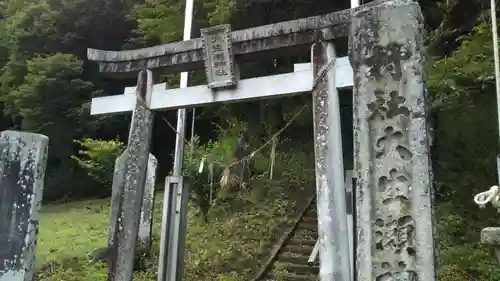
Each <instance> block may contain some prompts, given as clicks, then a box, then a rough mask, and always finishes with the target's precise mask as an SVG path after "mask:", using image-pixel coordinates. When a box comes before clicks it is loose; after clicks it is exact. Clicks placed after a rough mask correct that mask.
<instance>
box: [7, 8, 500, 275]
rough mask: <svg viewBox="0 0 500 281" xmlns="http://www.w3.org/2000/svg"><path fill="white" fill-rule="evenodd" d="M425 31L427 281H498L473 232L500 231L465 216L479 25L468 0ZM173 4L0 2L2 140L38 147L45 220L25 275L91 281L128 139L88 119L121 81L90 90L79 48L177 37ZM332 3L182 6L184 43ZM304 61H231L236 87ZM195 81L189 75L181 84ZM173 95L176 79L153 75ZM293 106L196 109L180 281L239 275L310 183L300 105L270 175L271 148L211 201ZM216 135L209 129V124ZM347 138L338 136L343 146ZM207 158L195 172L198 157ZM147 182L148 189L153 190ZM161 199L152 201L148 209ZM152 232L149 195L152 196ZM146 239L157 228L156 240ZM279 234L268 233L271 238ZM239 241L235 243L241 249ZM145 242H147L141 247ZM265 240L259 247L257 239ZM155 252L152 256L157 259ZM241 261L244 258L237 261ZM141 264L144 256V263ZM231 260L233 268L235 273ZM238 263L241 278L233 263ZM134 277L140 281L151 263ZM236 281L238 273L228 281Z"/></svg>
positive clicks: (476, 215) (473, 157) (475, 134)
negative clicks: (22, 135)
mask: <svg viewBox="0 0 500 281" xmlns="http://www.w3.org/2000/svg"><path fill="white" fill-rule="evenodd" d="M419 2H420V4H421V6H422V8H423V12H424V15H425V18H426V27H427V29H428V31H429V33H428V34H429V36H428V38H427V40H426V42H427V43H426V44H427V45H428V47H429V48H428V52H429V62H428V67H427V85H428V89H429V99H430V101H431V115H432V117H431V119H432V123H433V126H434V138H433V140H434V145H433V149H432V157H433V161H434V164H433V168H434V172H435V178H434V180H435V184H434V185H435V189H436V200H437V222H438V229H439V238H440V270H439V279H440V280H441V281H465V280H482V281H494V280H500V274H499V272H498V266H497V265H496V264H495V262H496V260H495V258H494V257H493V253H492V250H491V249H489V248H485V247H484V246H482V245H480V244H479V233H480V230H481V228H483V227H485V226H495V225H498V223H499V222H498V219H497V217H498V214H497V213H496V212H495V210H493V209H492V208H491V207H488V208H487V209H481V210H479V209H478V207H477V206H476V205H475V204H474V203H473V200H472V197H473V195H474V194H476V193H478V192H480V191H483V190H484V189H487V188H488V187H489V186H491V185H493V184H495V183H497V175H496V163H495V157H496V154H497V152H498V136H497V130H498V129H497V125H496V124H497V121H496V120H497V119H496V118H497V116H496V114H497V113H496V99H495V89H494V86H495V83H494V79H493V51H492V42H491V35H490V34H491V30H490V24H489V18H488V17H487V16H484V15H485V14H486V15H487V14H488V13H487V11H485V10H484V9H485V7H488V6H487V5H486V6H485V5H484V3H483V1H480V0H455V1H444V0H420V1H419ZM183 3H184V1H181V0H126V1H123V0H65V1H62V0H37V1H34V0H4V1H1V2H0V68H1V69H2V70H1V71H0V110H1V111H2V113H3V115H2V116H3V118H0V129H2V130H4V129H15V130H24V131H30V132H36V133H42V134H45V135H47V136H49V138H50V150H49V159H48V168H47V173H46V184H45V190H44V200H45V204H44V213H43V215H42V221H41V231H40V241H39V244H38V252H37V254H38V265H39V268H40V271H39V274H38V279H39V280H54V281H56V280H57V281H59V280H66V281H71V280H104V279H105V271H106V269H105V266H104V265H103V264H87V261H86V254H87V253H88V252H90V251H91V250H92V249H93V248H95V247H98V246H103V244H104V243H105V233H106V229H107V225H106V224H107V212H108V205H107V204H108V200H89V201H77V202H71V203H67V204H62V203H57V204H56V203H50V202H51V201H54V200H64V202H67V201H70V200H83V199H88V198H96V197H104V196H109V194H110V191H109V190H110V186H111V180H112V170H113V168H114V167H113V166H114V160H115V159H116V156H117V155H119V154H120V153H121V152H122V150H123V148H124V147H123V144H125V143H126V142H127V136H128V126H129V120H130V116H126V117H124V116H106V117H99V118H97V117H91V116H90V115H89V111H88V103H89V101H90V98H91V97H93V96H99V95H103V94H106V95H107V94H117V93H121V92H122V91H123V86H124V85H127V86H128V85H132V84H134V83H135V79H132V80H130V81H129V80H123V79H114V80H110V79H102V78H101V76H100V74H99V73H98V71H97V68H96V67H95V65H94V64H91V63H89V62H88V61H86V48H89V47H90V48H98V49H110V50H119V49H131V48H137V47H144V46H151V45H153V44H157V43H166V42H172V41H177V40H180V39H181V34H182V24H183V20H182V17H181V15H182V14H183V11H184V7H183ZM347 5H348V3H347V2H346V3H341V2H339V1H291V0H274V1H263V0H262V1H261V0H259V1H245V0H232V1H229V0H217V1H215V0H204V1H195V13H194V15H195V16H194V22H193V36H198V35H199V30H200V28H202V27H206V26H208V25H215V24H219V23H230V24H231V26H232V28H233V29H235V30H237V29H243V28H248V27H251V26H259V25H263V24H269V23H274V22H280V21H284V20H290V19H295V18H303V17H307V16H312V15H318V14H325V13H329V12H332V11H335V10H339V9H341V8H345V7H347ZM308 59H309V53H304V54H298V55H294V56H278V55H277V56H276V57H271V58H263V59H262V60H260V61H258V62H254V63H245V64H242V65H241V69H240V70H241V73H242V75H243V76H244V77H252V76H260V75H270V74H274V73H279V72H283V71H287V70H289V69H290V68H291V67H293V63H300V62H305V61H307V60H308ZM189 79H190V83H191V84H193V85H194V84H201V83H204V76H203V72H202V71H197V72H196V71H195V72H192V73H190V76H189ZM160 80H167V81H168V82H169V84H170V85H171V86H172V87H175V86H177V85H178V80H179V78H178V75H167V76H163V77H160ZM308 103H310V98H309V97H307V96H305V95H304V96H301V97H295V98H290V99H282V100H279V101H276V100H270V101H262V102H253V103H245V104H231V105H222V106H210V107H206V108H204V109H202V110H198V111H197V112H198V114H197V119H196V134H197V135H198V136H199V137H196V138H195V139H193V140H190V142H191V144H192V145H193V146H192V148H193V149H192V150H191V146H187V147H186V149H185V151H186V154H187V155H186V159H185V166H186V169H185V173H186V175H188V176H189V177H190V178H191V179H192V180H193V188H192V192H191V193H190V196H191V198H190V199H191V200H190V202H191V206H190V208H191V209H190V225H189V237H188V248H189V251H188V252H189V253H188V260H187V276H188V277H189V278H190V279H187V280H221V281H222V280H226V281H230V280H244V279H238V278H243V277H247V276H250V275H251V272H246V271H244V270H243V268H253V269H254V268H255V267H252V266H246V265H247V263H248V264H252V265H255V259H256V258H257V257H258V256H259V255H258V254H257V255H256V253H258V252H259V251H261V250H262V249H263V247H266V246H263V245H261V244H260V241H264V242H263V243H264V244H266V243H268V242H269V243H271V242H272V237H273V236H272V235H267V236H266V235H265V234H266V233H269V232H272V229H279V228H280V227H281V226H282V225H284V224H286V223H287V222H288V217H286V216H285V217H283V216H282V214H283V212H284V211H285V210H286V213H288V214H289V215H291V211H290V210H294V209H296V208H293V207H286V208H285V207H284V206H290V204H291V203H293V202H295V200H294V198H293V197H292V195H293V194H294V192H293V191H294V190H296V189H297V188H298V187H305V186H310V185H312V184H313V182H314V180H313V175H314V173H313V169H314V165H313V164H312V162H311V161H312V154H313V148H312V145H311V141H312V134H311V131H312V129H311V117H310V116H311V115H312V112H311V110H310V108H308V109H307V110H305V111H304V112H303V113H302V114H301V115H300V116H299V117H298V118H297V119H296V120H295V121H294V122H293V124H292V125H291V126H290V128H288V129H287V130H286V131H285V132H284V134H283V135H281V136H280V137H279V140H280V142H279V144H278V148H277V153H276V155H275V158H276V166H275V167H274V177H273V179H272V180H270V179H269V174H268V173H267V172H268V171H269V167H270V161H269V156H270V147H269V146H267V147H266V148H265V149H263V150H261V151H259V153H257V154H256V155H255V156H254V157H253V158H252V165H253V168H254V171H255V175H254V178H253V182H252V186H253V188H252V189H250V190H249V191H244V192H243V191H240V190H223V189H221V188H220V187H219V185H218V182H219V181H220V177H221V175H222V173H223V171H224V169H225V168H227V167H228V166H229V165H231V163H232V161H233V159H231V153H232V151H233V149H234V144H235V139H236V138H237V136H238V134H239V133H240V131H241V129H242V127H246V128H247V130H248V132H249V135H250V136H251V140H250V142H251V148H252V149H257V148H258V147H260V146H261V145H262V144H264V143H265V142H266V141H268V140H269V138H270V137H271V136H272V134H273V133H274V132H276V131H277V130H279V129H280V128H282V127H283V126H284V123H286V122H287V121H288V120H289V119H290V116H291V115H293V114H294V112H296V110H297V109H298V108H301V107H302V106H303V105H304V104H308ZM165 120H167V121H169V122H171V123H175V122H173V120H175V113H174V112H167V113H165V112H158V113H157V118H156V120H155V131H154V137H153V146H152V153H153V154H154V155H155V156H156V157H157V158H158V160H159V163H160V170H159V173H158V178H159V179H161V178H163V177H164V176H166V175H167V174H168V173H169V171H170V168H171V167H170V163H172V158H171V154H172V148H173V145H174V139H175V133H174V132H173V131H172V130H171V128H170V127H169V126H168V125H167V123H166V122H165ZM214 124H215V125H214ZM350 141H351V140H347V141H346V143H349V142H350ZM202 159H205V160H204V161H203V162H204V168H203V169H202V172H201V173H199V167H200V162H201V161H202ZM159 186H161V184H159ZM158 200H160V201H158ZM157 201H158V204H156V206H157V207H156V209H155V212H156V215H155V220H156V222H157V223H156V226H155V227H157V226H158V225H159V224H158V221H159V213H160V207H161V195H159V196H158V197H157ZM155 233H156V234H155V235H156V238H157V237H158V236H157V235H158V229H157V228H156V229H155ZM276 233H278V232H276ZM242 239H244V241H243V242H244V243H242ZM155 245H156V246H155V247H157V243H156V244H155ZM266 245H267V244H266ZM155 251H157V249H155ZM236 258H241V259H242V260H237V259H236ZM149 260H150V261H154V255H153V256H152V257H150V258H149ZM236 261H237V262H236ZM240 262H241V265H242V266H241V267H237V266H234V265H235V264H238V263H240ZM148 268H149V269H147V270H142V271H138V272H137V275H138V276H137V279H136V280H150V279H152V276H153V275H154V273H153V272H154V269H155V268H154V262H152V264H151V266H149V267H148ZM242 276H243V277H242Z"/></svg>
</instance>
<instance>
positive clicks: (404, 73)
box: [88, 0, 436, 281]
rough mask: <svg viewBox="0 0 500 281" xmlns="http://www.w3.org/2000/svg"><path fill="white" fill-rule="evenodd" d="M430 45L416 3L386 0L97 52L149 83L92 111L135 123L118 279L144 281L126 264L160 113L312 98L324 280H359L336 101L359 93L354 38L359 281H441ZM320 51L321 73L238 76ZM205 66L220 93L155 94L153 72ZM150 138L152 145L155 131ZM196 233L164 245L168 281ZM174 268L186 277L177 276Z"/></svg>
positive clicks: (180, 196)
mask: <svg viewBox="0 0 500 281" xmlns="http://www.w3.org/2000/svg"><path fill="white" fill-rule="evenodd" d="M422 34H423V17H422V13H421V10H420V7H419V6H418V4H417V3H416V2H414V1H411V0H390V1H381V0H377V1H374V2H371V3H369V4H366V5H363V6H360V7H358V8H355V9H349V10H343V11H339V12H335V13H331V14H327V15H323V16H316V17H310V18H305V19H298V20H293V21H287V22H282V23H277V24H271V25H266V26H260V27H255V28H250V29H246V30H240V31H234V32H231V31H230V26H228V25H222V26H217V27H212V28H208V29H205V30H203V31H202V38H197V39H192V40H188V41H182V42H175V43H170V44H164V45H160V46H155V47H150V48H144V49H138V50H131V51H116V52H115V51H103V50H94V49H89V50H88V58H89V60H92V61H96V62H98V63H99V69H100V71H101V72H102V73H103V74H105V75H110V76H112V75H119V76H123V75H128V76H135V75H137V73H138V72H139V73H140V74H139V83H138V86H137V88H136V92H137V95H136V96H135V97H134V96H133V95H127V94H125V95H118V96H110V97H103V98H96V99H93V100H92V109H91V113H92V114H105V113H125V112H130V111H132V110H133V112H134V113H133V115H134V118H133V121H132V123H133V129H134V130H132V129H131V134H130V139H129V146H130V145H132V149H131V148H130V147H129V148H128V150H127V151H128V158H127V159H129V160H127V163H128V166H127V167H129V166H130V167H129V170H128V171H127V172H126V175H128V179H129V181H130V182H131V183H130V184H129V186H127V189H128V190H133V189H134V188H135V191H136V193H135V197H134V196H128V197H127V196H125V198H124V203H123V204H128V203H130V205H129V206H134V208H135V209H134V210H135V211H134V210H132V211H129V212H128V213H127V214H128V215H127V216H123V217H122V218H121V219H122V220H123V221H124V223H123V224H124V225H127V226H129V227H130V229H129V230H124V231H126V232H127V235H121V236H120V235H119V236H118V237H117V241H118V242H117V243H118V245H119V247H117V260H118V261H117V262H115V263H114V269H113V268H112V270H114V272H113V274H112V275H114V276H115V277H114V279H113V278H112V279H110V280H120V281H130V280H131V276H132V275H131V270H132V269H131V268H129V267H130V265H131V261H129V259H131V258H133V257H129V258H125V255H124V254H123V253H125V252H128V253H130V252H131V253H132V254H133V252H134V249H133V247H132V246H131V245H133V243H135V241H136V239H137V231H136V230H134V227H135V226H137V225H138V222H139V217H140V204H139V203H137V202H139V201H140V200H141V199H142V198H141V197H142V193H143V188H144V186H143V185H142V186H141V182H143V180H144V173H145V169H146V168H145V166H146V165H145V164H146V162H145V161H146V159H147V152H148V151H147V150H148V149H149V140H148V139H146V140H144V139H142V137H144V136H143V135H142V134H141V126H151V122H150V121H151V118H152V114H150V113H152V110H166V109H175V108H180V107H186V106H196V105H198V106H199V105H203V104H208V103H213V102H227V101H238V100H239V101H241V100H248V99H255V98H264V97H271V96H278V95H284V94H294V93H303V92H309V91H312V96H313V107H314V110H313V112H314V135H315V140H314V141H315V158H316V185H317V202H318V203H317V204H318V208H317V209H318V232H319V245H320V247H319V249H320V250H319V253H320V254H319V257H320V280H321V281H333V280H335V281H351V280H352V279H351V272H350V264H349V263H350V262H349V259H350V254H349V247H348V246H347V245H348V244H349V243H348V233H347V222H346V206H345V197H344V195H345V194H344V192H345V189H344V184H343V181H344V175H343V174H344V171H343V167H342V148H341V143H340V142H339V141H338V140H339V136H340V125H339V123H340V121H339V113H338V93H337V90H336V89H337V88H339V87H348V86H349V83H348V82H345V81H347V79H344V78H341V77H342V75H346V77H349V74H348V73H343V72H342V71H341V70H342V69H346V67H344V68H342V66H341V65H342V64H345V65H348V62H347V61H346V60H345V59H344V60H343V59H342V58H341V59H336V58H335V49H334V46H333V43H332V40H334V39H335V38H339V37H345V36H348V37H349V45H350V63H351V64H352V67H353V71H352V72H351V73H353V77H354V78H353V82H354V83H353V85H354V86H353V93H354V99H353V104H354V130H355V132H354V159H355V177H356V178H357V182H356V212H357V214H356V222H357V223H356V224H357V225H356V230H357V239H356V240H357V243H356V245H355V247H356V266H355V267H356V271H357V272H356V274H355V276H356V277H357V278H356V279H357V280H360V281H368V280H377V281H389V280H408V281H422V280H425V281H432V280H435V279H436V278H435V250H434V249H435V247H434V244H435V241H434V237H435V235H434V234H435V230H434V225H433V218H432V214H433V201H432V198H433V197H432V188H431V175H432V173H431V167H430V161H429V144H428V141H427V122H426V109H425V88H424V75H423V64H424V46H423V35H422ZM311 45H313V46H312V66H308V65H302V66H300V65H299V66H298V68H300V70H301V71H299V69H296V71H294V72H293V73H288V74H282V75H275V76H269V77H260V78H253V79H246V80H241V81H238V80H239V79H238V77H237V71H235V68H236V64H237V62H238V61H239V60H242V59H248V58H252V57H254V58H255V57H257V55H258V54H259V53H262V52H264V51H266V52H269V51H280V52H282V51H284V50H286V49H289V48H292V47H293V48H300V47H304V48H308V47H310V46H311ZM203 65H205V69H206V71H207V81H208V85H207V86H208V87H207V86H198V87H190V88H185V89H182V90H181V89H172V90H168V91H167V90H163V89H160V88H159V87H161V85H160V86H157V87H154V86H153V81H152V80H153V79H152V76H153V74H152V72H151V71H155V72H156V73H175V72H181V71H188V70H192V69H196V68H200V67H203ZM304 68H305V69H304ZM145 69H147V71H144V70H145ZM252 80H253V81H252ZM146 81H147V83H146ZM292 81H293V83H292ZM342 83H344V84H342ZM257 84H258V85H260V87H259V88H258V89H250V87H249V86H250V85H253V86H255V85H257ZM276 85H279V87H277V86H276ZM155 88H156V89H155ZM148 112H149V113H148ZM149 128H150V127H149ZM142 131H144V132H145V134H144V135H145V136H149V135H150V134H149V132H150V130H148V129H142ZM141 141H142V142H141ZM137 153H141V155H140V156H138V155H137ZM144 153H146V156H145V155H142V154H144ZM169 181H170V182H171V183H175V184H177V187H178V188H177V189H176V190H175V192H174V193H169V194H170V195H169V196H170V197H169V198H167V197H166V199H167V200H166V201H165V202H164V204H167V202H178V204H181V205H182V203H180V202H183V201H184V200H185V196H184V195H185V193H186V192H185V191H183V190H182V181H183V179H182V177H180V178H176V179H169ZM170 182H169V185H170V184H171V183H170ZM179 186H180V188H179ZM166 190H169V189H167V188H166ZM167 193H168V192H167ZM172 197H177V200H176V199H175V198H172ZM172 204H173V203H172ZM169 210H175V211H179V205H176V206H169ZM167 213H168V211H165V209H164V218H163V221H164V223H163V226H162V229H163V230H166V229H167V228H168V225H171V226H172V225H174V224H172V221H175V222H176V223H177V225H181V228H182V225H183V224H185V217H182V216H184V215H182V214H181V215H180V217H179V216H177V217H175V218H170V217H167ZM125 221H127V222H126V223H125ZM135 229H137V227H135ZM170 230H172V229H170ZM184 231H185V229H184V230H183V229H179V228H177V229H176V230H175V231H173V233H174V234H169V235H170V236H169V237H163V236H162V245H161V249H162V251H163V252H161V253H160V259H161V260H160V265H159V271H160V272H159V273H158V280H159V281H164V280H169V281H172V280H176V281H178V280H181V279H182V270H183V269H182V266H181V265H179V264H182V260H183V258H182V253H180V252H179V253H178V254H180V256H179V255H176V254H175V253H174V254H172V253H173V252H177V251H178V250H179V249H182V247H175V249H174V250H172V249H170V250H169V252H168V253H166V249H167V248H168V247H170V248H171V247H172V245H173V244H172V243H174V242H177V241H181V244H182V240H183V238H182V236H183V235H184ZM162 232H163V233H166V231H162ZM162 235H163V234H162ZM165 235H166V234H165ZM176 239H177V240H176ZM167 244H168V247H167V246H166V245H167ZM121 245H124V246H123V247H122V246H121ZM120 253H121V254H120ZM165 260H167V263H166V264H167V265H168V266H169V267H175V269H173V270H172V269H171V270H169V269H167V270H165V268H164V266H165ZM169 272H170V273H169ZM172 272H174V273H172ZM167 273H168V274H169V277H168V279H166V278H167V277H166V276H165V274H167Z"/></svg>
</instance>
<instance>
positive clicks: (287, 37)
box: [87, 0, 384, 76]
mask: <svg viewBox="0 0 500 281" xmlns="http://www.w3.org/2000/svg"><path fill="white" fill-rule="evenodd" d="M383 1H384V0H376V1H372V2H370V3H368V4H365V5H362V6H360V7H357V8H354V9H346V10H342V11H338V12H334V13H330V14H326V15H321V16H314V17H309V18H304V19H297V20H291V21H285V22H281V23H275V24H269V25H263V26H259V27H254V28H249V29H244V30H238V31H233V32H232V33H231V37H232V43H233V46H232V50H233V53H234V55H235V56H236V57H237V58H242V57H245V56H246V55H250V54H252V53H257V52H263V51H270V50H276V49H280V52H281V51H284V49H287V48H292V47H297V46H300V45H305V46H307V45H310V44H311V43H313V42H314V41H315V40H317V39H322V40H332V39H335V38H339V37H345V36H347V31H348V30H349V26H350V19H351V17H352V15H353V13H355V12H356V11H357V10H359V9H361V8H363V9H365V8H366V7H369V6H375V5H377V4H380V3H381V2H383ZM87 57H88V59H89V60H90V61H96V62H99V71H100V72H102V73H104V74H108V75H112V74H121V75H126V76H135V75H136V73H137V72H138V71H140V70H142V69H144V68H147V69H157V68H160V69H161V72H162V73H177V72H182V71H189V70H193V69H199V68H203V54H202V40H201V38H196V39H191V40H187V41H179V42H173V43H168V44H163V45H158V46H154V47H149V48H143V49H136V50H128V51H105V50H97V49H91V48H89V49H88V50H87Z"/></svg>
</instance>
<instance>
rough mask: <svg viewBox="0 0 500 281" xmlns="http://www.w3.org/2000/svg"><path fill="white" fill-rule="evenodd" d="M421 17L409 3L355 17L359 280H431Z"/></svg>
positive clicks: (384, 5)
mask: <svg viewBox="0 0 500 281" xmlns="http://www.w3.org/2000/svg"><path fill="white" fill-rule="evenodd" d="M423 32H424V26H423V16H422V13H421V10H420V7H419V5H418V4H417V3H416V2H413V1H409V0H408V1H405V0H392V1H387V2H384V3H382V4H379V5H377V6H374V7H366V8H363V7H362V6H361V7H360V10H359V11H358V12H356V13H355V14H354V16H353V19H352V23H351V34H350V38H349V39H350V56H351V64H352V66H353V69H354V81H355V85H354V130H355V134H354V142H355V152H354V154H355V167H356V173H357V187H356V188H357V190H356V197H357V206H356V208H357V224H358V226H357V231H358V233H357V234H358V238H357V271H358V273H357V276H358V278H357V280H360V281H361V280H377V281H386V280H411V281H417V280H419V281H433V280H436V273H435V270H436V267H435V253H434V251H435V249H434V244H435V241H434V231H435V229H434V225H433V219H432V187H431V180H430V179H431V167H430V159H429V158H430V157H429V144H428V130H427V120H426V117H427V116H426V108H425V98H426V97H425V93H426V91H425V84H424V73H423V68H424V42H423Z"/></svg>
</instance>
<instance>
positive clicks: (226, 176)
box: [162, 104, 308, 192]
mask: <svg viewBox="0 0 500 281" xmlns="http://www.w3.org/2000/svg"><path fill="white" fill-rule="evenodd" d="M307 107H308V105H307V104H305V105H304V106H302V107H301V108H300V109H299V110H297V111H296V112H295V114H294V115H293V116H292V118H290V120H289V121H288V123H286V124H285V126H284V127H283V128H281V129H280V130H279V131H277V132H276V133H275V134H274V135H272V136H271V138H270V139H269V140H268V141H266V142H265V143H264V144H263V145H261V146H260V147H259V148H257V149H256V150H254V151H252V153H250V154H249V155H247V156H245V157H243V158H242V159H240V160H237V161H234V162H232V163H231V164H229V165H227V166H226V165H225V163H220V162H218V161H208V160H207V158H206V156H205V155H201V160H200V166H199V168H198V173H202V172H203V169H204V167H205V162H206V161H208V163H209V167H210V166H211V165H212V169H213V165H215V164H219V165H221V166H225V169H224V172H223V173H222V175H221V179H220V182H219V184H220V185H221V186H228V185H229V184H237V182H238V180H239V177H238V176H237V175H231V171H230V170H229V167H232V166H234V165H237V164H239V163H241V162H243V161H250V159H252V158H253V157H254V156H255V155H256V154H257V153H258V152H260V151H261V150H262V149H264V148H265V147H266V146H268V145H269V144H273V142H277V137H278V136H279V135H281V134H282V133H283V131H285V130H286V128H288V127H289V126H290V125H291V124H292V123H293V121H294V120H295V119H296V118H297V117H298V116H299V115H300V114H301V113H302V111H304V109H306V108H307ZM162 119H163V121H164V122H165V123H167V125H168V126H169V127H170V128H171V129H172V131H174V132H175V133H176V134H178V132H177V130H176V129H175V128H174V126H173V125H172V124H170V122H169V121H168V120H167V119H166V118H165V117H163V116H162ZM184 142H185V144H187V145H190V144H191V143H190V142H188V141H186V140H184ZM271 150H272V149H271ZM275 150H276V148H274V152H272V153H271V154H272V157H271V158H275V154H276V152H275ZM195 152H196V151H193V154H194V153H195ZM274 163H275V160H273V167H274ZM212 174H213V172H212ZM212 177H214V175H212ZM212 185H213V180H212ZM211 189H212V188H211ZM211 192H213V191H211Z"/></svg>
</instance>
